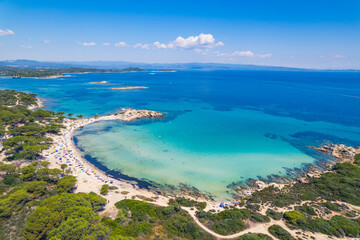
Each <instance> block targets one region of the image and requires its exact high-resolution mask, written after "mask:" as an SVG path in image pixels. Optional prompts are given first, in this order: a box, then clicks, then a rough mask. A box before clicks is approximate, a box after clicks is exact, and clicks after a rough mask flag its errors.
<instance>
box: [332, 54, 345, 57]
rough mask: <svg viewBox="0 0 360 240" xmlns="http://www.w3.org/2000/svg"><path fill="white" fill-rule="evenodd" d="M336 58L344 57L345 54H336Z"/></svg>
mask: <svg viewBox="0 0 360 240" xmlns="http://www.w3.org/2000/svg"><path fill="white" fill-rule="evenodd" d="M334 58H344V56H343V55H340V54H336V55H335V56H334Z"/></svg>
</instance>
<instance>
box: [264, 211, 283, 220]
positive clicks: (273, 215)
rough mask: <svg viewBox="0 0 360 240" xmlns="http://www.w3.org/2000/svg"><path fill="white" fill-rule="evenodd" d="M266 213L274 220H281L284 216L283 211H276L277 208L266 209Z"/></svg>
mask: <svg viewBox="0 0 360 240" xmlns="http://www.w3.org/2000/svg"><path fill="white" fill-rule="evenodd" d="M266 215H267V216H269V217H271V218H272V219H274V220H280V219H281V218H282V216H283V214H282V213H280V212H276V211H275V210H273V209H271V208H269V209H268V210H266Z"/></svg>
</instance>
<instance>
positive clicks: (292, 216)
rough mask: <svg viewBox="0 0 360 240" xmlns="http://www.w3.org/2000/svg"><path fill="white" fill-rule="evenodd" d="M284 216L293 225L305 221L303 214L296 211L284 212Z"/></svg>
mask: <svg viewBox="0 0 360 240" xmlns="http://www.w3.org/2000/svg"><path fill="white" fill-rule="evenodd" d="M284 218H285V219H286V220H287V222H288V223H291V224H293V225H302V224H305V223H306V218H305V216H304V215H303V214H302V213H300V212H298V211H291V212H285V213H284Z"/></svg>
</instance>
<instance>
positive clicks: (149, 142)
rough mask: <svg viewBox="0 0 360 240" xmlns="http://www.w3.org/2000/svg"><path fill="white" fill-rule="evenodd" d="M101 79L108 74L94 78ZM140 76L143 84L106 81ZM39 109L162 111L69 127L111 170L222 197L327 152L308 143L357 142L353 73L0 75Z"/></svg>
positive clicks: (359, 98)
mask: <svg viewBox="0 0 360 240" xmlns="http://www.w3.org/2000/svg"><path fill="white" fill-rule="evenodd" d="M97 81H108V83H107V84H96V83H93V82H97ZM121 86H146V87H149V88H148V89H133V90H112V89H111V88H112V87H121ZM0 89H15V90H19V91H26V92H33V93H36V94H38V96H39V97H40V98H42V99H43V100H44V101H45V104H46V107H45V108H46V109H49V110H53V111H56V112H59V111H64V112H66V114H67V113H74V116H76V115H78V114H82V115H84V116H85V117H90V116H93V115H95V114H99V115H106V114H112V113H115V112H119V111H121V109H122V108H128V107H131V108H135V109H148V110H155V111H159V112H161V113H164V114H166V117H164V118H162V119H143V120H139V121H134V122H131V123H124V122H120V121H101V122H96V123H93V124H90V125H87V126H85V127H83V128H81V129H79V130H78V131H76V132H75V134H74V140H75V142H76V144H77V146H78V147H79V149H81V150H82V151H83V154H84V156H86V158H87V159H88V160H89V161H90V162H92V163H94V164H96V165H98V166H101V167H102V169H105V170H108V171H111V172H112V173H114V172H115V173H121V174H122V175H124V176H128V177H131V178H132V179H135V180H136V179H138V180H141V181H143V182H148V183H150V184H151V185H154V186H155V185H156V186H157V187H159V186H160V187H161V186H167V187H171V188H172V189H175V190H179V191H181V190H182V189H185V188H192V189H196V190H197V191H199V192H201V193H204V194H208V195H211V196H213V197H214V198H215V199H229V198H231V197H232V194H233V193H234V189H236V188H237V187H239V186H242V185H243V184H246V183H247V181H248V180H249V179H253V180H259V179H260V180H272V179H275V178H276V177H290V178H294V177H296V176H298V174H299V173H301V172H303V171H306V169H307V168H308V167H309V166H310V165H315V166H319V167H322V166H323V163H324V162H327V161H330V162H331V161H332V160H333V159H332V158H331V157H329V156H327V155H324V154H321V153H319V152H317V151H315V150H314V149H313V148H312V147H313V146H320V145H323V144H327V143H330V142H332V143H342V144H346V145H351V146H354V145H360V73H359V72H312V71H229V70H227V71H220V70H219V71H177V72H149V71H148V72H134V73H88V74H70V75H69V77H60V78H55V79H34V78H21V79H12V78H10V77H1V78H0Z"/></svg>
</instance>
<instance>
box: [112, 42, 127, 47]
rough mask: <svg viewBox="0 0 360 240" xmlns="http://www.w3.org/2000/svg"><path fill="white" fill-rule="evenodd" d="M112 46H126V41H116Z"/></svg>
mask: <svg viewBox="0 0 360 240" xmlns="http://www.w3.org/2000/svg"><path fill="white" fill-rule="evenodd" d="M114 46H115V47H126V46H127V44H126V42H118V43H115V44H114Z"/></svg>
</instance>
